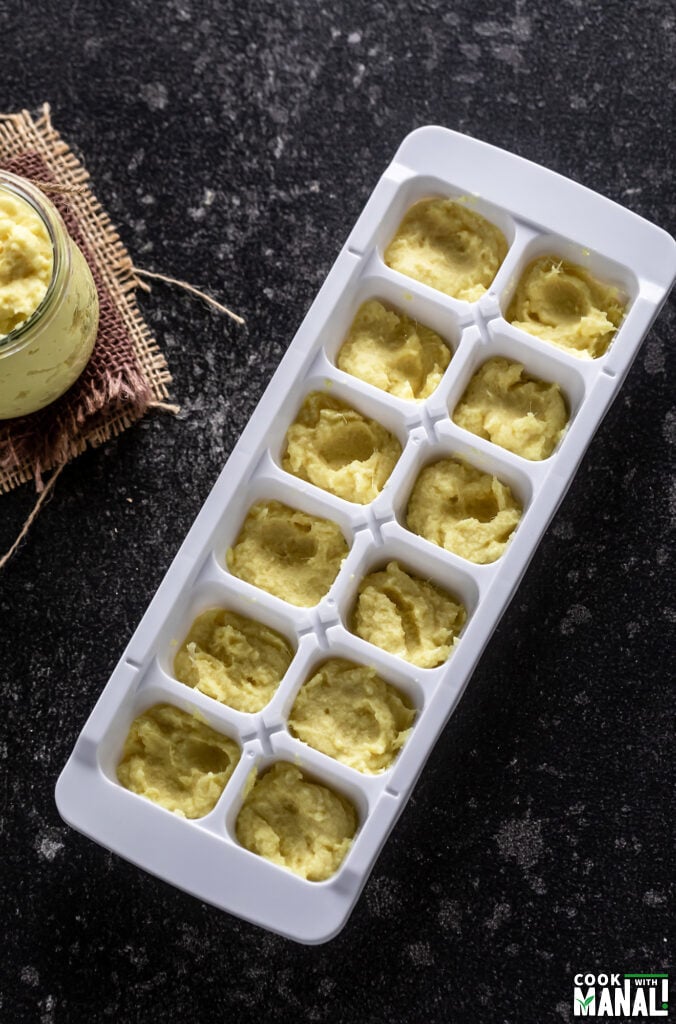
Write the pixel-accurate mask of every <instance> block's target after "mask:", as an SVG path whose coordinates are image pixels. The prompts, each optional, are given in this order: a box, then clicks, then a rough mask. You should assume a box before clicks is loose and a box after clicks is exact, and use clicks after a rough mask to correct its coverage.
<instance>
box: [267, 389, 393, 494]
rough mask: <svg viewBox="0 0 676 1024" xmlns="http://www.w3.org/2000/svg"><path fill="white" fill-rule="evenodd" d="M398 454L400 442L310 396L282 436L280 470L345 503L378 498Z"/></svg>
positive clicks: (346, 409) (330, 401)
mask: <svg viewBox="0 0 676 1024" xmlns="http://www.w3.org/2000/svg"><path fill="white" fill-rule="evenodd" d="M400 455H401V445H400V444H399V441H398V440H397V439H396V437H394V435H393V434H390V432H389V431H388V430H385V427H383V426H382V425H381V424H380V423H377V422H376V420H371V419H368V418H367V417H366V416H362V414H361V413H360V412H357V410H356V409H352V408H350V406H349V405H345V403H344V402H340V401H339V400H338V399H337V398H331V397H329V396H328V395H325V394H322V392H320V391H313V392H312V393H311V394H309V395H308V396H307V398H306V399H305V401H304V402H303V404H302V406H301V408H300V410H299V412H298V416H297V418H296V420H295V422H294V423H292V424H291V426H290V427H289V429H288V431H287V435H286V450H285V452H284V457H283V459H282V465H283V467H284V469H285V470H286V471H287V472H288V473H293V475H294V476H298V477H300V478H301V480H308V481H309V482H310V483H312V484H315V485H316V486H317V487H321V488H322V489H323V490H325V491H330V493H331V494H336V495H337V496H338V497H339V498H345V499H346V501H354V502H356V503H357V504H359V505H367V504H368V503H369V502H370V501H373V499H374V498H377V497H378V495H379V494H380V492H381V491H382V489H383V487H384V486H385V484H386V483H387V479H388V477H389V475H390V473H391V472H392V470H393V469H394V467H395V465H396V463H397V459H398V458H399V456H400Z"/></svg>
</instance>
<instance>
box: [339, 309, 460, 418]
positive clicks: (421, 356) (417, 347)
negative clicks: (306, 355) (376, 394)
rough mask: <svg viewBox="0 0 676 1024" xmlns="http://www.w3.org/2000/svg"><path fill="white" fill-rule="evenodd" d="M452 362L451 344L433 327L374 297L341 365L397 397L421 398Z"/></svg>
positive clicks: (352, 330)
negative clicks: (432, 328)
mask: <svg viewBox="0 0 676 1024" xmlns="http://www.w3.org/2000/svg"><path fill="white" fill-rule="evenodd" d="M450 361H451V352H450V350H449V348H448V346H447V345H446V343H445V342H444V341H442V339H441V338H440V337H439V335H438V334H436V333H435V332H434V331H433V330H431V328H429V327H425V325H424V324H421V323H419V322H418V321H417V320H412V319H411V318H410V317H408V316H405V315H404V314H403V313H399V312H397V311H395V310H393V309H387V308H386V307H385V306H384V305H383V304H382V302H378V301H377V299H370V300H369V301H368V302H365V303H364V304H363V306H361V308H360V309H359V311H358V313H357V315H356V317H355V318H354V320H353V322H352V326H351V327H350V331H349V334H348V336H347V338H346V339H345V341H344V342H343V346H342V348H341V350H340V352H339V353H338V359H337V365H338V369H339V370H343V371H344V372H345V373H349V374H351V375H352V376H353V377H358V378H359V380H363V381H366V383H367V384H372V385H373V386H374V387H376V388H380V389H381V391H387V392H388V394H390V395H395V396H396V397H397V398H405V399H408V400H415V401H422V400H423V399H425V398H428V397H429V396H430V395H431V394H432V392H433V391H434V389H435V388H436V387H437V385H438V384H439V381H440V380H441V378H442V376H443V374H444V370H445V369H446V367H447V366H448V364H449V362H450Z"/></svg>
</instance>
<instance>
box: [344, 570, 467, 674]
mask: <svg viewBox="0 0 676 1024" xmlns="http://www.w3.org/2000/svg"><path fill="white" fill-rule="evenodd" d="M466 619H467V612H466V611H465V608H464V607H463V605H462V604H460V602H459V601H456V600H454V598H452V597H451V595H450V594H447V593H446V591H444V590H442V589H441V587H437V586H436V584H434V583H430V582H429V580H423V579H420V578H419V577H418V576H412V575H410V574H409V573H408V572H405V571H404V570H403V569H402V568H401V567H400V566H399V565H398V563H397V562H390V563H389V564H388V566H387V567H386V568H385V569H383V570H381V571H379V572H373V573H371V574H370V575H369V576H366V577H365V578H364V579H363V580H362V582H361V584H360V586H359V591H358V595H357V603H356V606H355V609H354V612H353V614H352V621H351V629H352V632H353V633H356V634H357V636H360V637H361V638H362V639H363V640H368V641H369V643H372V644H375V645H376V647H382V649H383V650H385V651H389V652H390V654H396V655H397V656H398V657H399V658H404V659H405V660H406V661H410V662H411V663H412V664H413V665H418V666H419V667H420V668H434V667H435V666H436V665H441V663H442V662H444V661H446V659H447V658H448V656H449V655H450V653H451V651H452V650H453V647H454V645H455V643H456V638H457V635H458V633H459V632H460V630H461V629H462V627H463V625H464V624H465V620H466Z"/></svg>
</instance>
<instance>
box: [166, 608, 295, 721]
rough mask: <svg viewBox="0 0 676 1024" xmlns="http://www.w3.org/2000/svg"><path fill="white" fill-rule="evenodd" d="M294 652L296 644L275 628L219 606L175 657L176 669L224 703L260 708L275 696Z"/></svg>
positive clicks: (198, 623)
mask: <svg viewBox="0 0 676 1024" xmlns="http://www.w3.org/2000/svg"><path fill="white" fill-rule="evenodd" d="M292 658H293V650H292V648H291V645H290V644H289V643H288V641H287V640H285V639H284V637H283V636H281V634H279V633H277V632H275V630H274V629H270V628H269V627H268V626H264V625H263V623H262V622H257V621H256V620H255V619H247V618H245V617H244V616H243V615H238V614H237V613H236V612H231V611H225V610H224V609H222V608H213V609H211V610H210V611H206V612H202V614H201V615H199V616H198V617H197V618H196V619H195V621H194V622H193V624H192V626H191V627H190V632H189V633H188V635H187V637H186V638H185V641H184V643H183V645H182V647H181V648H180V650H179V651H178V653H177V655H176V657H175V659H174V674H175V675H176V678H177V679H178V680H180V682H182V683H185V684H186V686H192V687H194V688H195V689H197V690H201V692H202V693H206V695H207V696H208V697H213V698H214V700H218V701H220V702H221V703H222V704H227V705H228V706H229V707H231V708H235V709H236V710H237V711H246V712H254V711H260V709H261V708H263V707H265V705H266V704H267V703H268V701H269V700H270V699H271V698H272V695H273V693H274V692H275V690H276V689H277V687H278V686H279V684H280V682H281V680H282V677H283V676H284V673H285V672H286V670H287V669H288V667H289V665H290V664H291V659H292Z"/></svg>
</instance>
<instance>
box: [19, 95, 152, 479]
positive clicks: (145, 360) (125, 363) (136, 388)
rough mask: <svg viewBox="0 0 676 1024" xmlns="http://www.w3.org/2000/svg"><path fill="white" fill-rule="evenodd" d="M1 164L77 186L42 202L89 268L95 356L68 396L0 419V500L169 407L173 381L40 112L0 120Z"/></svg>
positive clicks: (136, 283)
mask: <svg viewBox="0 0 676 1024" xmlns="http://www.w3.org/2000/svg"><path fill="white" fill-rule="evenodd" d="M0 167H2V168H4V169H5V170H8V171H12V172H13V173H15V174H20V175H23V176H25V177H30V178H31V179H33V180H37V181H38V182H39V181H42V182H51V183H57V184H58V185H61V186H65V187H66V189H68V188H72V187H77V186H84V188H83V190H82V191H81V192H78V193H77V194H70V193H69V194H67V195H55V194H54V195H52V194H50V199H51V200H52V202H53V203H54V204H55V205H56V206H57V207H58V209H59V212H60V213H61V216H62V217H63V219H64V221H65V223H66V227H67V228H68V231H69V232H70V234H71V235H72V237H73V238H74V239H75V241H76V242H77V244H78V245H79V247H80V248H81V249H82V251H83V253H84V256H85V258H86V260H87V262H88V263H89V266H90V268H91V271H92V275H93V277H94V281H95V283H96V287H97V290H98V295H99V304H100V322H99V331H98V335H97V339H96V344H95V346H94V351H93V352H92V356H91V359H90V362H89V363H88V365H87V367H86V369H85V370H84V372H83V373H82V375H81V376H80V377H79V378H78V380H77V381H76V382H75V384H74V385H73V386H72V387H71V388H70V390H69V391H67V392H66V394H65V395H63V396H62V397H61V398H60V399H58V400H57V401H56V402H53V403H52V404H51V405H49V406H48V407H47V408H46V409H43V410H40V411H39V412H36V413H33V414H32V415H31V416H23V417H21V418H19V419H13V420H5V421H0V494H1V493H3V492H7V491H10V490H12V488H14V487H16V486H17V485H18V484H20V483H24V482H26V481H28V480H31V479H35V482H36V486H37V489H38V490H41V489H42V474H43V473H45V472H46V471H47V470H49V469H52V468H54V467H57V466H62V465H63V464H64V463H66V462H68V461H69V460H70V459H72V458H74V457H75V456H76V455H79V454H80V453H81V452H83V451H84V450H85V448H87V446H88V445H93V446H96V445H99V444H102V443H103V442H104V441H107V440H108V439H109V438H111V437H114V436H116V435H117V434H120V433H121V432H122V431H123V430H125V429H126V428H127V427H129V426H131V424H132V423H134V422H135V421H136V420H138V419H139V418H140V417H141V416H143V414H144V413H145V412H146V411H147V410H148V409H149V408H154V407H155V408H156V407H164V408H167V406H166V399H167V397H168V391H167V384H169V383H170V382H171V375H170V373H169V370H168V367H167V364H166V362H165V359H164V356H163V355H162V353H161V352H160V349H159V347H158V345H157V342H156V341H155V339H154V338H153V337H152V336H151V334H150V332H149V330H148V327H147V326H146V324H145V323H144V321H143V319H142V317H141V313H140V311H139V309H138V306H137V304H136V299H135V296H134V291H135V289H136V288H137V287H144V285H143V283H142V282H141V281H140V280H139V278H138V277H137V276H136V274H135V271H134V267H133V263H132V260H131V257H130V256H129V253H128V252H127V250H126V249H125V247H124V246H123V244H122V242H121V241H120V238H119V236H118V234H117V232H116V230H115V228H114V227H113V225H112V224H111V222H110V219H109V217H108V215H107V214H106V213H105V211H104V210H102V209H101V206H100V205H99V203H98V201H97V200H96V198H95V196H94V195H93V193H92V191H91V188H90V187H89V184H88V182H89V175H88V173H87V171H86V170H85V169H84V167H83V166H82V164H81V163H80V162H79V161H78V159H77V158H76V157H75V155H74V154H73V152H72V151H71V150H70V149H69V147H68V146H67V145H66V143H65V142H64V141H63V140H62V139H61V137H60V135H59V133H58V132H57V131H56V130H55V129H54V127H53V126H52V123H51V120H50V116H49V107H48V105H45V106H44V107H43V108H42V111H41V114H40V116H39V117H38V118H37V120H34V119H33V118H32V117H31V115H30V114H29V113H28V112H27V111H22V112H21V113H20V114H9V115H4V114H3V115H0Z"/></svg>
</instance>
